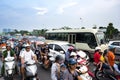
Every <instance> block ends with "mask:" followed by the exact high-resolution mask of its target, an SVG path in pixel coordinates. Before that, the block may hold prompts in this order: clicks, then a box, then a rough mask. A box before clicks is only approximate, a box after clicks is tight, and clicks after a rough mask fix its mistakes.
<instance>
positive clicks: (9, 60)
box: [4, 57, 15, 80]
mask: <svg viewBox="0 0 120 80" xmlns="http://www.w3.org/2000/svg"><path fill="white" fill-rule="evenodd" d="M4 72H5V77H6V78H7V79H10V80H13V76H14V74H15V60H14V57H6V58H5V71H4Z"/></svg>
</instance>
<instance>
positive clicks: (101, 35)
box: [96, 33, 106, 44]
mask: <svg viewBox="0 0 120 80" xmlns="http://www.w3.org/2000/svg"><path fill="white" fill-rule="evenodd" d="M96 36H97V39H98V44H104V43H105V42H106V40H105V35H104V33H97V34H96Z"/></svg>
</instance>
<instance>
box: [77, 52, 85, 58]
mask: <svg viewBox="0 0 120 80" xmlns="http://www.w3.org/2000/svg"><path fill="white" fill-rule="evenodd" d="M77 55H78V56H80V57H81V58H85V57H86V53H85V52H83V51H79V52H77Z"/></svg>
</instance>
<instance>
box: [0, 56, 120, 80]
mask: <svg viewBox="0 0 120 80" xmlns="http://www.w3.org/2000/svg"><path fill="white" fill-rule="evenodd" d="M119 59H120V57H119ZM37 66H38V77H39V78H40V80H51V77H50V69H48V70H45V69H43V68H42V66H41V65H40V64H37ZM0 67H1V60H0ZM94 69H95V66H94V65H93V64H92V62H90V65H89V70H90V71H92V72H93V73H94V71H93V70H94ZM14 78H15V79H14V80H21V77H20V75H15V76H14ZM0 80H4V78H3V77H2V78H0ZM101 80H105V79H101Z"/></svg>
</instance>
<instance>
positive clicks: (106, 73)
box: [95, 65, 117, 80]
mask: <svg viewBox="0 0 120 80" xmlns="http://www.w3.org/2000/svg"><path fill="white" fill-rule="evenodd" d="M95 77H96V79H97V80H101V79H107V80H117V77H116V75H115V74H114V72H112V71H111V70H110V69H105V68H102V69H101V70H99V65H98V66H97V68H96V70H95Z"/></svg>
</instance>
